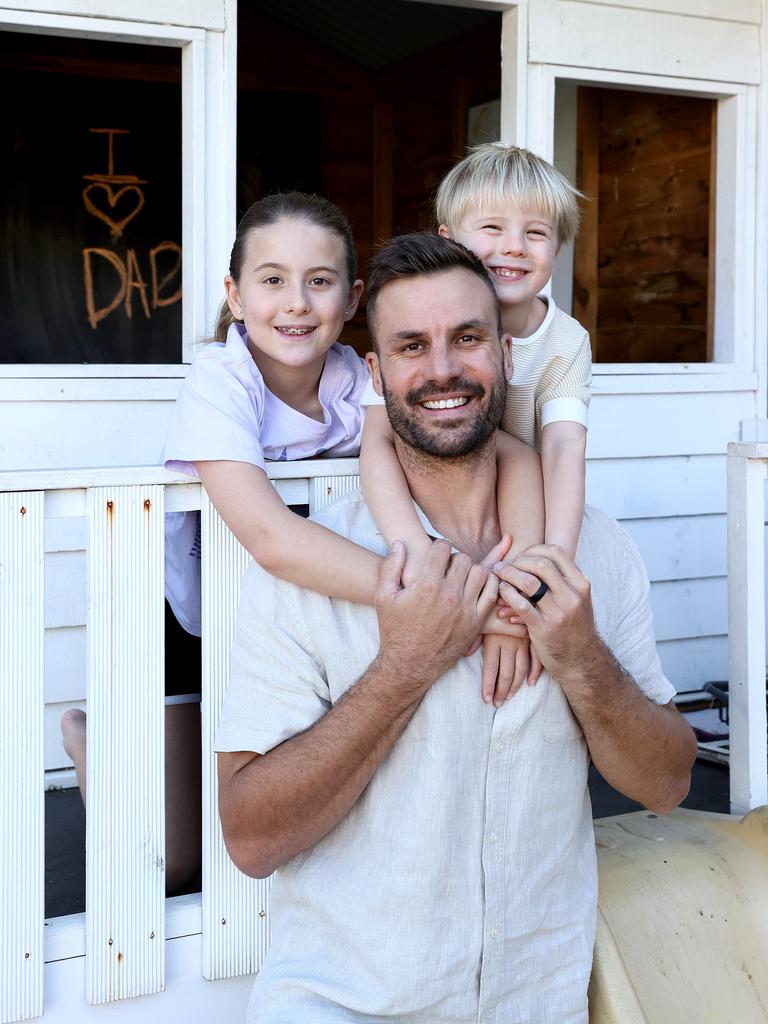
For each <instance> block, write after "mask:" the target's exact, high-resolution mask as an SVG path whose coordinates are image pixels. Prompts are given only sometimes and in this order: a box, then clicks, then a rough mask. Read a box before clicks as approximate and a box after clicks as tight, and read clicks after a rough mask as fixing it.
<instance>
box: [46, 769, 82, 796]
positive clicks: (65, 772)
mask: <svg viewBox="0 0 768 1024" xmlns="http://www.w3.org/2000/svg"><path fill="white" fill-rule="evenodd" d="M76 786H77V773H76V772H75V769H74V768H55V769H53V770H52V771H47V772H46V773H45V791H46V793H50V792H53V791H55V790H58V789H75V787H76Z"/></svg>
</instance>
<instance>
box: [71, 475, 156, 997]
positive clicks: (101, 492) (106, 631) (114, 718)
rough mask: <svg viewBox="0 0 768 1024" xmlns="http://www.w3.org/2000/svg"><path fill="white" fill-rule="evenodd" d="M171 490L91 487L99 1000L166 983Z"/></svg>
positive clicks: (94, 973)
mask: <svg viewBox="0 0 768 1024" xmlns="http://www.w3.org/2000/svg"><path fill="white" fill-rule="evenodd" d="M163 497H164V495H163V487H162V486H161V485H158V484H154V485H148V484H135V485H133V486H115V485H107V486H103V487H93V488H90V489H89V490H88V491H87V499H86V500H87V507H88V560H87V565H88V573H87V575H88V631H87V640H88V759H87V788H88V814H87V815H86V818H85V900H86V906H87V907H88V913H87V915H86V953H87V955H86V959H85V988H86V999H87V1001H88V1002H89V1003H90V1004H92V1005H93V1004H98V1003H105V1002H112V1001H113V1000H116V999H125V998H128V997H130V996H139V995H148V994H149V993H151V992H159V991H161V989H162V988H163V987H164V985H165V912H164V911H165V902H164V901H165V875H166V871H165V729H164V722H165V715H164V708H163V682H164V675H165V673H164V668H163V650H164V618H163V603H164V599H163V559H164V550H165V549H164V526H165V517H164V504H163ZM137 553H139V557H137Z"/></svg>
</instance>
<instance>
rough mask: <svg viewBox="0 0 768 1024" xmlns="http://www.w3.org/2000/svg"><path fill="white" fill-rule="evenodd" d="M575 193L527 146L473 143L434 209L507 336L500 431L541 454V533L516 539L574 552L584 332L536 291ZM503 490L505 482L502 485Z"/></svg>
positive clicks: (582, 443) (586, 348)
mask: <svg viewBox="0 0 768 1024" xmlns="http://www.w3.org/2000/svg"><path fill="white" fill-rule="evenodd" d="M579 198H580V193H579V192H577V190H576V189H575V188H573V186H572V185H571V184H570V182H568V180H567V179H566V178H565V177H564V176H563V175H562V174H561V173H560V172H559V171H558V170H556V169H555V168H554V167H553V166H552V165H551V164H549V163H547V161H546V160H542V159H541V157H538V156H536V155H535V154H534V153H531V152H530V151H529V150H527V149H521V148H519V147H517V146H510V145H505V144H504V143H501V142H493V143H489V144H487V145H483V146H479V147H477V148H476V149H475V150H473V151H472V152H471V153H470V154H469V156H467V157H466V158H465V159H464V160H462V161H461V163H459V164H457V165H456V167H454V168H453V169H452V170H451V171H449V173H448V174H447V175H446V177H445V178H444V179H443V181H442V182H441V184H440V186H439V188H438V190H437V195H436V197H435V210H436V214H437V221H438V223H439V225H440V228H439V231H440V234H441V235H444V236H446V237H450V238H453V239H455V240H456V241H458V242H461V243H462V244H463V245H465V246H466V247H467V248H468V249H471V250H472V252H474V253H475V255H477V256H478V257H479V258H480V259H481V260H482V261H483V263H484V264H485V266H486V268H487V270H488V273H489V274H490V276H491V280H492V281H493V284H494V288H495V290H496V295H497V296H498V300H499V307H500V310H501V320H502V327H503V331H504V333H505V334H509V335H511V336H512V364H513V373H512V377H511V379H510V380H509V382H508V386H507V402H506V410H505V413H504V418H503V420H502V426H503V428H504V430H505V431H507V432H508V433H510V434H513V435H514V436H515V437H517V438H519V439H520V440H521V441H524V442H525V443H526V444H529V445H533V446H534V447H535V448H536V449H537V450H538V451H539V453H540V454H541V465H542V473H543V478H544V507H545V527H544V536H543V538H542V537H541V536H538V537H536V536H530V535H528V536H525V537H523V536H520V534H519V533H518V536H516V537H514V538H513V552H515V551H517V550H520V549H521V547H527V546H528V545H529V544H535V543H538V542H541V540H542V539H543V540H544V541H545V542H546V543H547V544H559V545H560V546H561V547H563V548H564V549H565V550H566V551H567V552H568V554H569V555H571V556H572V557H573V556H574V555H575V554H576V549H577V547H578V542H579V531H580V529H581V521H582V517H583V514H584V470H585V462H584V456H585V449H586V437H587V429H586V428H587V409H588V406H589V395H590V382H591V369H592V362H591V352H590V345H589V335H588V334H587V332H586V331H585V330H584V328H583V327H582V326H581V324H579V323H578V322H577V321H576V320H574V319H573V317H570V316H568V315H567V314H566V313H564V312H563V311H562V310H560V309H558V308H557V307H556V305H555V303H554V302H553V300H552V299H551V298H546V297H544V296H542V295H541V294H540V292H541V291H542V289H543V288H544V287H545V285H546V284H547V282H548V281H549V279H550V277H551V276H552V272H553V270H554V268H555V261H556V259H557V254H558V252H559V251H560V246H561V245H562V244H563V243H564V242H569V241H571V239H573V238H574V236H575V235H576V232H577V231H578V227H579V207H578V199H579ZM501 486H502V487H503V482H502V483H501Z"/></svg>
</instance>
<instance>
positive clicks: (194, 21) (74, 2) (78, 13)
mask: <svg viewBox="0 0 768 1024" xmlns="http://www.w3.org/2000/svg"><path fill="white" fill-rule="evenodd" d="M223 7H224V4H223V3H222V2H220V0H219V2H215V3H211V2H210V0H193V2H190V0H184V3H179V0H63V2H62V0H10V2H8V0H0V21H2V18H3V15H4V12H5V11H6V10H13V11H14V12H16V13H21V12H25V13H30V12H43V13H45V15H46V17H48V18H51V17H52V16H58V17H86V18H103V17H112V18H114V17H118V18H120V19H121V20H125V21H138V22H143V23H145V24H146V23H150V24H159V25H161V26H163V25H169V24H174V25H185V26H188V27H189V28H197V29H211V30H214V31H222V30H223V28H224V18H223V17H222V14H221V12H222V10H223Z"/></svg>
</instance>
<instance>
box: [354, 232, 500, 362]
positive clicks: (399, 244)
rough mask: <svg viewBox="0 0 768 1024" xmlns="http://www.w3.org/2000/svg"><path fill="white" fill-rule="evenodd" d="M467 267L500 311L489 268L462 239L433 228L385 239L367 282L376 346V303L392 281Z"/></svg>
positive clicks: (373, 261)
mask: <svg viewBox="0 0 768 1024" xmlns="http://www.w3.org/2000/svg"><path fill="white" fill-rule="evenodd" d="M457 269H460V270H468V271H469V272H470V273H471V274H474V275H475V276H476V277H479V278H480V280H481V281H482V282H483V284H484V285H485V286H486V288H488V290H489V291H490V293H491V295H492V296H493V302H494V306H495V308H496V309H497V310H498V302H497V299H496V292H495V291H494V288H493V282H492V281H491V279H490V277H489V276H488V271H487V270H486V269H485V267H484V266H483V263H482V261H481V260H479V259H478V258H477V256H475V254H474V253H473V252H470V250H469V249H467V248H466V247H465V246H463V245H461V243H460V242H454V241H453V239H452V238H443V237H442V236H441V235H438V234H437V233H436V232H434V231H417V232H414V233H413V234H410V235H398V236H397V237H396V238H391V239H390V240H389V241H388V242H385V243H384V244H383V245H382V246H381V247H380V248H379V249H378V250H377V252H376V254H375V255H374V257H373V259H372V260H371V268H370V270H369V272H368V280H367V282H366V285H365V291H366V296H367V300H366V312H367V315H368V332H369V334H370V336H371V341H372V342H373V346H374V348H375V349H376V351H378V346H377V343H376V323H375V321H376V303H377V302H378V298H379V292H380V291H381V289H382V288H384V287H385V286H386V285H388V284H391V283H392V282H393V281H401V280H403V279H404V278H409V277H422V276H424V275H427V274H440V273H442V272H443V271H447V270H457ZM498 328H499V337H501V333H502V329H501V312H500V311H499V313H498Z"/></svg>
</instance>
